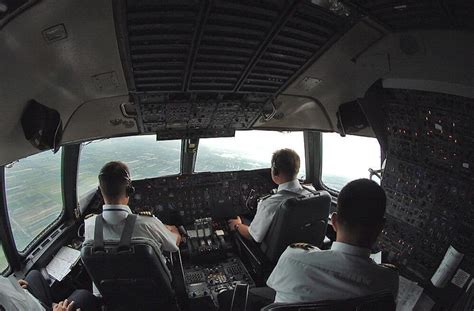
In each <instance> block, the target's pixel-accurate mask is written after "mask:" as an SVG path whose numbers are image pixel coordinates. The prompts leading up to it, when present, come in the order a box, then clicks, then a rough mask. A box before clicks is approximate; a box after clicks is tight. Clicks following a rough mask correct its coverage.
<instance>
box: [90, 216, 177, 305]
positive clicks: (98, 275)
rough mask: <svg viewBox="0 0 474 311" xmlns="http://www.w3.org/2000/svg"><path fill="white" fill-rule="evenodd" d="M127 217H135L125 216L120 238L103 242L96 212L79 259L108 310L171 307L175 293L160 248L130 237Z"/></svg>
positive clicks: (101, 228)
mask: <svg viewBox="0 0 474 311" xmlns="http://www.w3.org/2000/svg"><path fill="white" fill-rule="evenodd" d="M131 216H132V217H133V216H134V217H136V215H129V216H128V217H127V223H126V225H125V227H124V232H123V233H122V238H121V239H120V241H117V242H115V241H113V242H109V241H105V242H104V241H103V227H102V226H103V224H102V226H101V225H100V224H99V225H98V223H100V222H101V221H102V222H103V219H102V216H101V215H98V216H97V218H99V217H100V220H96V226H95V230H96V232H95V233H94V241H86V242H84V244H83V246H82V250H81V258H82V262H83V263H84V266H85V268H86V270H87V272H88V273H89V275H90V276H91V278H92V280H93V282H94V284H95V285H96V286H97V288H98V289H99V291H100V293H101V294H102V297H103V299H104V302H105V304H106V305H107V306H109V307H110V308H111V309H114V310H115V309H123V310H126V309H130V308H137V307H139V308H140V309H150V308H156V306H158V305H160V306H163V305H166V306H173V305H175V304H174V300H175V294H174V290H173V287H172V283H171V278H170V275H169V271H168V269H167V268H166V266H165V263H163V261H162V260H161V253H160V250H159V249H156V246H155V245H154V243H153V242H152V241H150V240H148V239H142V238H137V239H135V238H134V239H132V238H131V236H132V232H133V228H132V230H130V229H129V230H127V227H128V225H129V224H128V220H129V218H130V217H131ZM98 230H99V231H100V232H101V233H102V237H101V236H100V235H101V233H99V232H98ZM127 231H128V234H127ZM124 235H128V236H129V237H124ZM101 240H102V241H101Z"/></svg>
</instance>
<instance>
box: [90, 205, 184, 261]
mask: <svg viewBox="0 0 474 311" xmlns="http://www.w3.org/2000/svg"><path fill="white" fill-rule="evenodd" d="M102 210H103V212H102V217H103V218H104V241H118V240H120V237H121V235H122V231H123V227H124V225H125V219H126V218H127V216H128V215H129V214H131V213H132V211H131V210H130V208H129V207H128V206H127V205H109V204H105V205H104V206H103V209H102ZM96 217H97V216H92V217H90V218H88V219H86V220H85V231H84V238H85V240H86V241H87V240H94V227H95V218H96ZM134 238H142V239H150V240H151V241H152V243H154V244H155V245H156V247H157V249H159V250H162V251H168V252H175V251H177V250H178V247H177V246H176V240H177V238H178V237H177V236H176V234H174V233H173V232H171V231H170V230H168V228H166V226H165V225H164V224H163V223H162V222H161V221H160V220H159V219H158V218H156V217H153V216H141V215H137V221H136V222H135V227H134V229H133V234H132V239H134Z"/></svg>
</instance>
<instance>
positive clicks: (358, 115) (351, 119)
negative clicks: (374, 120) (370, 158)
mask: <svg viewBox="0 0 474 311" xmlns="http://www.w3.org/2000/svg"><path fill="white" fill-rule="evenodd" d="M368 126H369V121H367V117H366V116H365V114H364V112H363V111H362V108H361V106H360V105H359V103H358V102H357V101H353V102H349V103H345V104H342V105H340V106H339V109H338V110H337V128H338V129H339V133H340V134H341V136H346V134H354V133H357V132H359V131H361V130H362V129H365V128H366V127H368Z"/></svg>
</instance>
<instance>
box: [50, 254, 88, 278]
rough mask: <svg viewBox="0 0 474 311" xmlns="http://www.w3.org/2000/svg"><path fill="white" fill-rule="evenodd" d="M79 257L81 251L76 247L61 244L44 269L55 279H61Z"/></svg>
mask: <svg viewBox="0 0 474 311" xmlns="http://www.w3.org/2000/svg"><path fill="white" fill-rule="evenodd" d="M80 257H81V252H80V251H78V250H77V249H74V248H70V247H67V246H63V247H62V248H61V249H60V250H59V251H58V252H57V254H56V255H55V256H54V258H53V260H51V261H50V263H49V264H48V265H47V266H46V271H48V274H49V275H50V276H51V277H53V278H54V279H56V280H57V281H62V280H63V279H64V277H65V276H66V275H68V273H69V272H70V271H71V268H72V267H73V266H74V265H75V264H76V263H77V261H78V260H79V258H80Z"/></svg>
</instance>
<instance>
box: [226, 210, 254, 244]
mask: <svg viewBox="0 0 474 311" xmlns="http://www.w3.org/2000/svg"><path fill="white" fill-rule="evenodd" d="M228 223H229V229H230V230H231V231H234V230H235V231H237V232H239V233H240V235H242V236H243V237H244V238H246V239H247V240H253V238H252V236H251V235H250V232H249V226H247V225H245V224H243V223H242V220H241V219H240V217H239V216H237V218H235V219H230V220H229V221H228Z"/></svg>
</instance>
